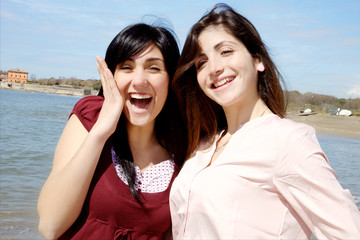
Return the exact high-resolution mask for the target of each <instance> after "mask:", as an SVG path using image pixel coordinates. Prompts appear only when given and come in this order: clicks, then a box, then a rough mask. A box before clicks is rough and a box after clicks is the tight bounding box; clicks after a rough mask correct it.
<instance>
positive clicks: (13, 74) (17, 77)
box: [7, 68, 28, 83]
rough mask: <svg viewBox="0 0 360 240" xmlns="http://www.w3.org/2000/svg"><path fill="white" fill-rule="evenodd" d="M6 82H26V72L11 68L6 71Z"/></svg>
mask: <svg viewBox="0 0 360 240" xmlns="http://www.w3.org/2000/svg"><path fill="white" fill-rule="evenodd" d="M7 80H8V82H14V83H15V82H17V83H27V81H28V72H25V71H23V70H21V69H18V68H17V69H12V70H9V71H8V75H7Z"/></svg>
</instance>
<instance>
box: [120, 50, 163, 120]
mask: <svg viewBox="0 0 360 240" xmlns="http://www.w3.org/2000/svg"><path fill="white" fill-rule="evenodd" d="M114 77H115V81H116V83H117V86H118V88H119V91H120V93H121V95H122V96H124V98H125V105H124V110H123V113H124V114H125V116H126V119H127V121H128V122H129V123H130V124H132V125H137V126H145V125H148V124H154V122H155V118H156V116H157V115H158V114H159V113H160V111H161V109H162V108H163V106H164V104H165V101H166V98H167V94H168V85H169V75H168V73H167V71H166V67H165V63H164V58H163V55H162V54H161V52H160V50H159V48H157V47H156V46H155V45H154V44H150V45H149V47H147V48H145V49H144V50H143V51H142V52H140V53H139V54H137V55H135V56H133V57H131V58H130V59H128V60H126V61H125V62H123V63H120V64H118V66H117V67H116V70H115V73H114Z"/></svg>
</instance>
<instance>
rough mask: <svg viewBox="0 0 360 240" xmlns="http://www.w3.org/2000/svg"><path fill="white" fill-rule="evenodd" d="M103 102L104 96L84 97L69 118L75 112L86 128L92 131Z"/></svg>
mask: <svg viewBox="0 0 360 240" xmlns="http://www.w3.org/2000/svg"><path fill="white" fill-rule="evenodd" d="M103 103H104V98H103V97H101V96H87V97H84V98H82V99H80V100H79V101H78V102H77V103H76V104H75V106H74V108H73V110H72V112H71V113H70V116H69V118H70V117H71V115H73V114H75V115H76V116H77V117H78V118H79V120H80V122H81V123H82V125H83V126H84V127H85V128H86V130H87V131H90V130H91V128H92V127H93V126H94V124H95V123H96V121H97V119H98V117H99V113H100V110H101V107H102V104H103Z"/></svg>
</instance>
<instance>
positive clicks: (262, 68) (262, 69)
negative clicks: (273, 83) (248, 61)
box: [255, 60, 265, 72]
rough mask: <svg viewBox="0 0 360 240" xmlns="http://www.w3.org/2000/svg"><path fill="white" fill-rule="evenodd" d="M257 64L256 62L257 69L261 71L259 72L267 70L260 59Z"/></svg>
mask: <svg viewBox="0 0 360 240" xmlns="http://www.w3.org/2000/svg"><path fill="white" fill-rule="evenodd" d="M255 64H256V70H257V71H259V72H263V71H265V66H264V64H263V63H262V62H261V61H260V60H257V61H255Z"/></svg>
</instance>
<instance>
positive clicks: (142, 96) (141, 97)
mask: <svg viewBox="0 0 360 240" xmlns="http://www.w3.org/2000/svg"><path fill="white" fill-rule="evenodd" d="M130 97H131V98H135V99H148V98H151V95H150V94H139V93H130Z"/></svg>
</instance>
